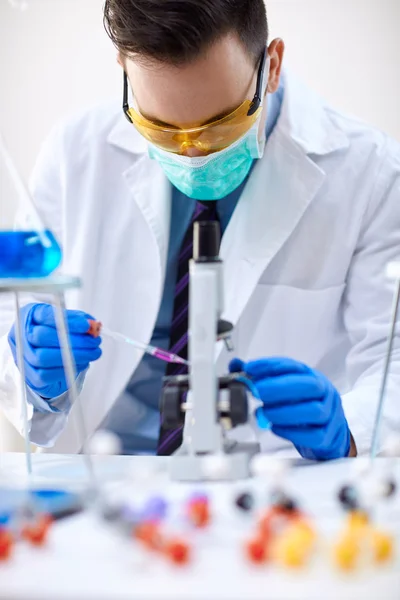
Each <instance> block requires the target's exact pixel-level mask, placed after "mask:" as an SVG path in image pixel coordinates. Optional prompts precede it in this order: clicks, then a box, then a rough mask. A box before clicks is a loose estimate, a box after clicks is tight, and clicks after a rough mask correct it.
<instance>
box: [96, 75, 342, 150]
mask: <svg viewBox="0 0 400 600" xmlns="http://www.w3.org/2000/svg"><path fill="white" fill-rule="evenodd" d="M282 78H283V87H284V98H283V103H282V109H281V114H280V117H279V119H278V122H277V125H276V127H277V128H278V129H280V130H281V131H282V133H284V134H285V136H288V137H289V138H291V139H292V140H293V141H294V142H295V143H296V144H297V145H298V146H299V147H301V148H302V149H303V150H304V151H305V152H306V153H307V154H315V155H324V154H329V153H331V152H335V151H337V150H341V149H344V148H348V147H349V144H350V142H349V139H348V137H347V136H346V134H345V133H344V132H343V131H342V130H341V129H340V128H339V127H338V126H337V125H336V124H335V123H334V121H333V119H332V117H331V115H330V110H329V107H328V106H327V105H326V104H325V103H324V101H323V100H322V99H321V98H320V97H319V96H318V94H316V93H315V92H313V91H312V90H311V89H310V88H308V87H307V86H305V85H304V84H303V83H302V82H301V81H300V80H299V79H298V78H297V77H296V76H295V75H294V74H293V73H291V72H290V71H289V70H288V69H285V70H284V72H283V74H282ZM107 141H108V142H109V143H110V144H111V145H113V146H116V147H118V148H121V149H123V150H126V151H127V152H131V153H133V154H146V153H147V148H148V143H147V141H146V140H145V139H144V138H143V137H142V136H141V135H140V133H139V132H138V131H137V130H136V129H135V127H134V126H133V125H132V124H130V123H129V122H128V121H127V119H126V117H125V116H124V115H123V113H122V110H121V116H120V118H119V119H118V121H117V123H116V125H115V126H114V128H113V129H112V130H111V132H110V134H109V136H108V140H107Z"/></svg>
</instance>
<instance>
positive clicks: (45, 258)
mask: <svg viewBox="0 0 400 600" xmlns="http://www.w3.org/2000/svg"><path fill="white" fill-rule="evenodd" d="M43 233H44V235H45V236H46V238H47V239H48V241H49V245H48V247H45V246H44V245H43V244H42V242H41V240H40V236H39V235H38V234H37V232H36V231H0V279H3V278H4V279H5V278H21V277H46V276H47V275H50V273H52V272H53V271H54V270H55V269H56V268H57V267H58V266H59V264H60V262H61V249H60V246H59V245H58V243H57V241H56V239H55V238H54V236H53V234H52V233H51V231H46V232H43Z"/></svg>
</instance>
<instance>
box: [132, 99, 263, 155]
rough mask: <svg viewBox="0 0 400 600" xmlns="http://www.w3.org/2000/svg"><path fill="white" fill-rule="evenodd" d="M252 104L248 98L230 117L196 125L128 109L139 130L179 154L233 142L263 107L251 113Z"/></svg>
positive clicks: (221, 146) (158, 144) (162, 146)
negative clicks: (160, 121)
mask: <svg viewBox="0 0 400 600" xmlns="http://www.w3.org/2000/svg"><path fill="white" fill-rule="evenodd" d="M250 107H251V100H246V101H245V102H243V104H241V105H240V106H239V108H237V109H236V110H235V111H234V112H233V113H230V114H229V115H227V116H226V117H223V118H222V119H219V120H218V121H214V122H213V123H208V124H207V125H203V126H201V127H194V128H192V129H176V128H173V127H163V126H161V125H157V124H156V123H153V122H152V121H149V120H148V119H145V118H144V117H142V115H140V114H139V113H138V112H136V111H135V110H134V109H133V108H130V109H129V111H128V112H129V116H130V118H131V120H132V123H133V124H134V125H135V127H136V129H137V130H138V131H139V133H141V134H142V135H143V137H145V138H146V139H147V140H148V141H149V142H152V143H153V144H154V145H155V146H158V147H159V148H162V149H163V150H166V151H167V152H173V153H175V154H184V153H185V152H186V151H187V150H188V149H189V148H196V149H197V150H200V151H201V152H205V153H207V154H211V153H212V152H218V150H223V149H224V148H226V147H227V146H230V145H231V144H233V143H234V142H236V141H237V140H238V139H239V138H241V137H242V136H243V135H244V134H245V133H246V132H247V131H248V130H249V129H250V127H251V126H252V125H253V123H254V122H255V121H256V119H257V117H258V116H259V114H260V112H261V110H262V109H261V108H259V109H258V110H256V112H255V113H254V114H253V115H251V116H248V112H249V109H250Z"/></svg>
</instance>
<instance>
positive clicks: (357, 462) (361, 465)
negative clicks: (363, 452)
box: [351, 456, 372, 478]
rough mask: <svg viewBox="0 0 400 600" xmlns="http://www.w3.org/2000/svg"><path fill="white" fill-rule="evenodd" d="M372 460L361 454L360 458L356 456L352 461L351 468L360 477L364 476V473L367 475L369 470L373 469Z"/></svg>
mask: <svg viewBox="0 0 400 600" xmlns="http://www.w3.org/2000/svg"><path fill="white" fill-rule="evenodd" d="M371 468H372V467H371V460H370V459H369V458H367V457H364V456H360V457H358V458H355V459H354V460H353V461H352V462H351V469H352V471H353V473H354V475H355V476H356V477H357V478H358V477H363V476H364V475H366V474H367V473H369V471H371Z"/></svg>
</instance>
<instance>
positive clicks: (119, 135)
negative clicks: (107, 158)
mask: <svg viewBox="0 0 400 600" xmlns="http://www.w3.org/2000/svg"><path fill="white" fill-rule="evenodd" d="M107 141H108V143H109V144H111V145H112V146H116V147H117V148H121V149H122V150H126V151H127V152H131V153H132V154H145V153H147V147H148V144H147V141H146V140H145V138H144V137H143V136H141V135H140V133H139V132H138V131H137V129H135V127H134V125H132V123H129V121H128V120H127V119H126V117H125V116H124V115H123V113H122V110H121V115H120V117H119V119H118V120H117V123H116V125H115V126H114V127H113V129H112V130H111V132H110V133H109V135H108V138H107Z"/></svg>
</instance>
